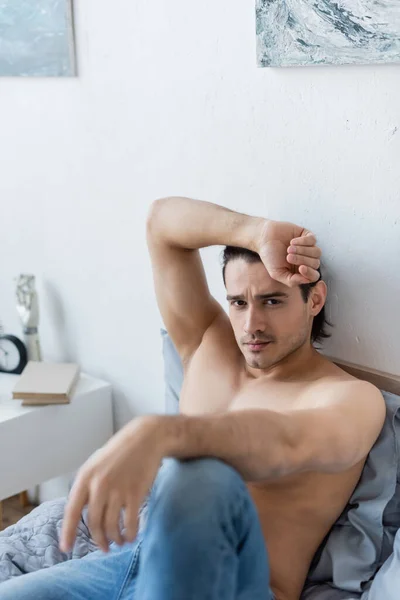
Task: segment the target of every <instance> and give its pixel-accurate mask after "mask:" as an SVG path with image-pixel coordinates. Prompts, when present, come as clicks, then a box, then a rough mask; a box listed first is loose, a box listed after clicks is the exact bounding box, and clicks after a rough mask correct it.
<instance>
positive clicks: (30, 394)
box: [13, 360, 79, 406]
mask: <svg viewBox="0 0 400 600" xmlns="http://www.w3.org/2000/svg"><path fill="white" fill-rule="evenodd" d="M78 378H79V366H78V365H77V364H75V363H49V362H36V361H32V360H31V361H29V362H28V364H27V365H26V367H25V369H24V370H23V372H22V373H21V375H20V377H19V379H18V381H17V383H16V385H15V387H14V389H13V398H14V400H23V402H22V405H23V406H27V405H29V406H31V405H36V404H68V403H69V402H70V399H71V395H72V393H73V391H74V388H75V385H76V383H77V381H78Z"/></svg>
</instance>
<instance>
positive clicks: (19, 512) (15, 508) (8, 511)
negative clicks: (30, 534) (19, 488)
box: [0, 494, 35, 530]
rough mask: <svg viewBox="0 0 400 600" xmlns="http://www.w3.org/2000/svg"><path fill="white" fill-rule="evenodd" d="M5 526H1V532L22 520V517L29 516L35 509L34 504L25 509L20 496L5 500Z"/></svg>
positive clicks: (3, 503)
mask: <svg viewBox="0 0 400 600" xmlns="http://www.w3.org/2000/svg"><path fill="white" fill-rule="evenodd" d="M2 505H3V526H1V525H0V530H1V529H5V528H6V527H8V526H9V525H13V524H14V523H16V522H17V521H19V520H20V518H21V517H23V516H24V515H27V514H28V513H30V512H31V510H33V509H34V508H35V506H33V505H32V504H28V505H27V506H25V507H23V506H22V503H21V499H20V496H19V494H18V495H17V496H12V498H7V500H3V502H2Z"/></svg>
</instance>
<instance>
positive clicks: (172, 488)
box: [149, 458, 247, 525]
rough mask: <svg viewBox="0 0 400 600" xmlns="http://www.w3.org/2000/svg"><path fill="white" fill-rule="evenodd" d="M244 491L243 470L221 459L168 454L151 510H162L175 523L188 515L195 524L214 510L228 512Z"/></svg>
mask: <svg viewBox="0 0 400 600" xmlns="http://www.w3.org/2000/svg"><path fill="white" fill-rule="evenodd" d="M243 493H247V488H246V486H245V483H244V481H243V479H242V478H241V476H240V475H239V473H238V472H237V471H236V470H235V469H234V468H233V467H231V466H230V465H228V464H226V463H224V462H223V461H221V460H219V459H216V458H199V459H192V460H184V461H181V460H178V459H175V458H168V459H166V460H165V461H164V464H163V466H162V468H161V470H160V472H159V474H158V476H157V478H156V481H155V484H154V488H153V491H152V496H151V498H150V503H149V511H150V512H153V513H154V512H159V513H160V512H161V513H162V515H163V517H164V518H166V519H168V520H170V521H171V523H174V522H176V520H179V523H180V524H182V523H183V522H184V519H185V516H186V517H187V518H188V520H189V522H190V524H191V525H193V524H194V521H197V522H201V517H202V516H203V517H205V518H206V517H207V515H209V514H210V513H212V514H213V515H218V514H220V513H221V512H222V511H223V512H224V514H225V515H226V511H229V508H230V506H234V505H235V504H237V500H238V497H239V496H240V495H242V494H243ZM149 516H150V515H149Z"/></svg>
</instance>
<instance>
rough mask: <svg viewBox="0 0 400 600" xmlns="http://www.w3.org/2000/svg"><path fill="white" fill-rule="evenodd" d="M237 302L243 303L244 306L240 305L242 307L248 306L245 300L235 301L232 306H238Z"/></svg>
mask: <svg viewBox="0 0 400 600" xmlns="http://www.w3.org/2000/svg"><path fill="white" fill-rule="evenodd" d="M237 302H242V304H240V306H244V305H245V304H246V302H245V301H244V300H234V301H233V302H231V304H232V305H233V306H238V305H237V304H236V303H237Z"/></svg>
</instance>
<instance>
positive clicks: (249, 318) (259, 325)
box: [244, 308, 265, 335]
mask: <svg viewBox="0 0 400 600" xmlns="http://www.w3.org/2000/svg"><path fill="white" fill-rule="evenodd" d="M244 330H245V332H246V333H250V334H252V335H253V334H255V333H256V332H257V331H264V330H265V319H264V315H263V314H262V313H261V311H258V310H256V309H252V308H249V309H248V310H247V314H246V321H245V324H244Z"/></svg>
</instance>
